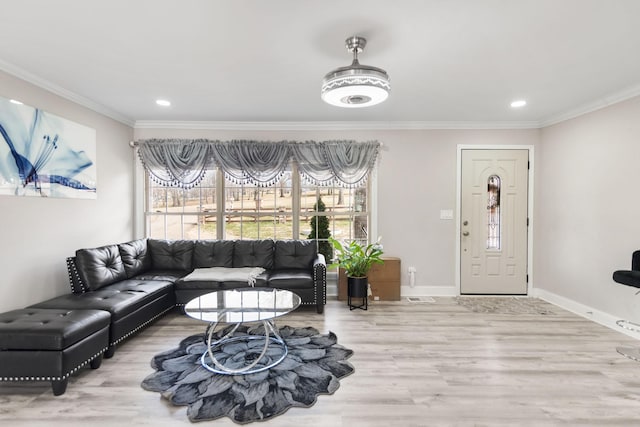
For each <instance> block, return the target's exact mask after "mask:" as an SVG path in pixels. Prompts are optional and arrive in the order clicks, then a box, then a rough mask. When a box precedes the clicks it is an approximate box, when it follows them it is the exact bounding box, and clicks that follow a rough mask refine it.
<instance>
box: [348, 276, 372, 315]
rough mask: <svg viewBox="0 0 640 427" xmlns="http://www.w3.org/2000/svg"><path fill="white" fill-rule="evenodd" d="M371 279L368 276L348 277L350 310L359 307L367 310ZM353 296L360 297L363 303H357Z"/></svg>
mask: <svg viewBox="0 0 640 427" xmlns="http://www.w3.org/2000/svg"><path fill="white" fill-rule="evenodd" d="M368 290H369V280H368V278H366V277H347V304H348V305H349V310H353V309H355V308H359V309H361V310H367V309H368V307H369V295H368ZM353 298H356V299H360V300H361V304H360V305H355V304H354V303H353Z"/></svg>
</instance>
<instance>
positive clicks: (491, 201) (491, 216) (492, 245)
mask: <svg viewBox="0 0 640 427" xmlns="http://www.w3.org/2000/svg"><path fill="white" fill-rule="evenodd" d="M501 185H502V182H501V180H500V177H499V176H498V175H491V176H490V177H489V179H488V180H487V249H500V243H501V242H500V219H501V218H500V187H501Z"/></svg>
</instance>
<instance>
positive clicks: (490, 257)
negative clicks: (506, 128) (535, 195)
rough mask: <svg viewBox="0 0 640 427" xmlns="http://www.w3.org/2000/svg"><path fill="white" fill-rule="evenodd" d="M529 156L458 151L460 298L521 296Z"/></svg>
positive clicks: (524, 282)
mask: <svg viewBox="0 0 640 427" xmlns="http://www.w3.org/2000/svg"><path fill="white" fill-rule="evenodd" d="M528 163H529V151H528V150H526V149H523V150H481V149H480V150H475V149H474V150H466V149H463V150H462V180H461V200H460V206H461V208H460V293H461V294H489V295H492V294H493V295H496V294H507V295H526V293H527V227H528V219H527V200H528V181H529V178H528V177H529V171H528Z"/></svg>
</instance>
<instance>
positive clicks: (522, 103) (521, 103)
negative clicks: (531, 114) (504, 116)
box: [511, 99, 527, 108]
mask: <svg viewBox="0 0 640 427" xmlns="http://www.w3.org/2000/svg"><path fill="white" fill-rule="evenodd" d="M525 105H527V101H525V100H524V99H518V100H517V101H513V102H512V103H511V106H512V107H513V108H520V107H524V106H525Z"/></svg>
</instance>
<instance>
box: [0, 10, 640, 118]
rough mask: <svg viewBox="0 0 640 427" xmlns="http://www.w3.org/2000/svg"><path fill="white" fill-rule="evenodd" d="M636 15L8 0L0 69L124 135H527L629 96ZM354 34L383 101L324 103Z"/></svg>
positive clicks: (637, 39)
mask: <svg viewBox="0 0 640 427" xmlns="http://www.w3.org/2000/svg"><path fill="white" fill-rule="evenodd" d="M639 17H640V1H638V0H615V1H612V0H562V1H558V0H482V1H477V0H415V1H412V0H402V1H396V2H390V1H388V0H349V1H344V0H343V1H335V0H325V1H311V0H271V1H265V0H223V1H217V0H216V1H212V0H181V1H176V0H136V1H131V0H109V1H101V2H98V1H86V0H56V1H50V0H20V1H9V0H4V7H3V11H2V14H0V69H2V70H4V71H7V72H9V73H11V74H14V75H17V76H18V77H21V78H24V79H25V80H27V81H30V82H33V83H36V84H37V85H39V86H42V87H44V88H46V89H49V90H52V91H53V92H55V93H58V94H61V95H63V96H65V97H67V98H70V99H73V100H74V101H76V102H80V103H81V104H83V105H86V106H89V107H91V108H93V109H95V110H97V111H100V112H102V113H104V114H107V115H109V116H110V117H113V118H116V119H118V120H120V121H122V122H124V123H128V124H131V125H136V126H137V125H142V124H144V123H147V122H148V121H156V122H193V121H202V122H266V121H268V122H283V123H285V122H286V123H294V122H295V123H299V122H303V123H314V122H352V123H356V122H357V123H386V124H387V125H389V126H393V125H394V124H396V125H398V126H407V127H411V126H416V127H420V126H426V127H429V126H433V127H447V126H452V127H455V126H465V125H469V126H474V125H477V126H505V127H509V126H513V127H518V126H520V127H527V126H529V127H539V126H544V125H547V124H551V123H554V122H557V121H561V120H563V119H566V118H569V117H572V116H576V115H578V114H581V113H584V112H587V111H591V110H594V109H597V108H600V107H602V106H604V105H608V104H611V103H614V102H617V101H620V100H623V99H627V98H630V97H632V96H636V95H640V54H639V52H640V25H638V18H639ZM352 35H361V36H364V37H366V38H367V40H368V44H367V47H366V49H365V51H364V53H362V54H361V55H360V62H361V63H364V64H367V65H373V66H377V67H380V68H383V69H385V70H386V71H387V72H388V73H389V76H390V78H391V84H392V90H391V95H390V97H389V99H388V100H387V101H386V102H385V103H383V104H380V105H377V106H374V107H370V108H364V109H342V108H338V107H332V106H330V105H327V104H325V103H323V102H322V101H321V99H320V85H321V81H322V77H323V76H324V74H326V73H327V72H329V71H331V70H332V69H334V68H337V67H339V66H344V65H348V64H349V63H350V62H351V55H350V53H349V52H347V50H346V49H345V47H344V40H345V39H346V38H347V37H349V36H352ZM0 95H3V94H2V93H0ZM158 98H164V99H168V100H170V101H171V103H172V106H171V107H169V108H166V107H165V108H163V107H160V106H157V105H156V104H155V100H156V99H158ZM515 99H526V100H527V102H528V105H527V106H526V107H524V108H520V109H513V108H511V107H510V106H509V104H510V102H511V101H513V100H515Z"/></svg>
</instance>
